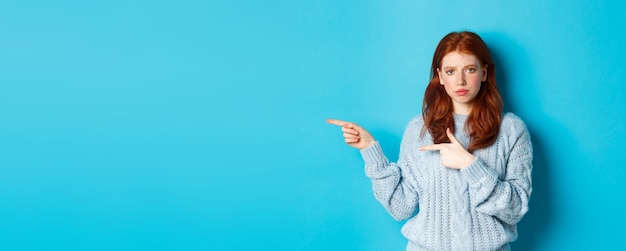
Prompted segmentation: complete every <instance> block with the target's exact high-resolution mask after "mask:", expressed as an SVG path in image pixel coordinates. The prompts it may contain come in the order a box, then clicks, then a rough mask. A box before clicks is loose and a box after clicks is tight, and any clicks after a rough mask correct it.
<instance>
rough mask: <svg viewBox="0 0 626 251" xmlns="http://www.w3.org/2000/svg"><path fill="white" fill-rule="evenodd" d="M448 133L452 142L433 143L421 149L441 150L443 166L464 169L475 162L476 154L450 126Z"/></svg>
mask: <svg viewBox="0 0 626 251" xmlns="http://www.w3.org/2000/svg"><path fill="white" fill-rule="evenodd" d="M446 135H448V139H450V143H441V144H433V145H429V146H422V147H420V148H419V150H420V151H439V155H440V156H441V163H442V164H443V166H445V167H448V168H453V169H463V168H466V167H468V166H469V165H470V164H472V162H474V158H475V157H474V155H472V154H471V153H469V152H468V151H467V150H465V148H464V147H463V145H461V143H460V142H459V141H458V140H457V139H456V138H455V137H454V135H453V134H452V132H450V128H448V129H446Z"/></svg>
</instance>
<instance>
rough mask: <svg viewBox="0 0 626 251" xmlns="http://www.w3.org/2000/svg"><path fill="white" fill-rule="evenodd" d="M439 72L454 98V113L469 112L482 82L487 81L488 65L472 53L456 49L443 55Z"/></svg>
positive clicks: (442, 83) (464, 113) (465, 113)
mask: <svg viewBox="0 0 626 251" xmlns="http://www.w3.org/2000/svg"><path fill="white" fill-rule="evenodd" d="M437 73H438V74H439V79H440V83H441V85H443V86H444V88H445V89H446V93H447V94H448V96H450V98H452V105H453V108H454V113H457V114H463V115H467V114H469V112H470V111H471V110H472V104H473V102H474V98H475V97H476V95H478V91H480V87H481V83H482V82H484V81H487V65H481V63H480V61H479V60H478V59H477V58H476V56H474V55H472V54H465V53H461V52H458V51H454V52H450V53H448V54H446V55H445V56H444V57H443V60H442V61H441V68H439V69H437Z"/></svg>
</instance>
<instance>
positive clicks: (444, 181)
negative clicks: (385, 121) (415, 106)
mask: <svg viewBox="0 0 626 251" xmlns="http://www.w3.org/2000/svg"><path fill="white" fill-rule="evenodd" d="M466 119H467V116H462V115H456V114H455V115H454V121H455V128H457V129H456V130H455V131H456V132H455V137H456V138H457V139H458V140H459V141H460V142H461V144H463V145H464V146H465V147H466V149H467V146H468V143H469V136H468V135H467V133H466V132H465V130H463V129H462V128H464V124H465V120H466ZM423 125H424V122H423V119H422V117H421V116H418V117H416V118H414V119H413V120H411V122H410V123H409V124H408V126H407V127H406V130H405V132H404V136H403V138H402V144H401V146H400V157H399V159H398V162H397V163H392V162H389V161H388V160H387V158H386V157H385V155H384V153H383V151H382V149H381V147H380V144H379V143H378V142H376V143H375V144H374V145H372V146H370V147H368V148H366V149H363V150H361V155H362V156H363V159H364V161H365V173H366V175H367V176H368V177H369V178H370V179H371V180H372V186H373V190H374V195H375V197H376V199H377V200H378V201H379V202H380V203H381V204H382V205H383V206H384V207H385V209H387V211H388V212H389V213H390V214H391V216H392V217H393V218H394V219H396V220H404V219H409V220H408V221H407V222H406V223H405V224H404V226H403V227H402V234H403V235H404V236H405V237H406V238H407V239H408V240H409V243H408V245H407V250H508V249H509V243H510V242H512V241H515V239H517V230H516V223H517V222H518V221H519V220H520V219H521V218H522V216H524V214H525V213H526V212H527V211H528V200H529V198H530V193H531V191H532V187H531V170H532V158H533V153H532V150H533V149H532V145H531V141H530V135H529V133H528V130H527V129H526V125H525V124H524V122H523V121H522V120H521V119H520V118H519V117H517V116H516V115H514V114H512V113H506V114H505V115H504V116H503V119H502V124H501V127H500V134H499V135H498V138H497V140H496V142H495V143H494V144H493V145H491V146H490V147H488V148H485V149H480V150H476V151H474V153H473V154H474V156H475V157H476V159H475V161H474V162H473V163H472V164H470V165H469V166H468V167H466V168H464V169H461V170H455V169H450V168H446V167H443V166H442V165H441V159H440V157H439V152H438V151H418V148H419V147H420V146H426V145H430V144H432V143H433V141H432V138H431V137H430V134H428V133H425V134H424V136H422V137H420V133H421V130H422V127H423ZM416 212H417V214H415V213H416Z"/></svg>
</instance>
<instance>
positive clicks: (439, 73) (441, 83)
mask: <svg viewBox="0 0 626 251" xmlns="http://www.w3.org/2000/svg"><path fill="white" fill-rule="evenodd" d="M437 75H438V76H439V84H440V85H443V78H442V77H441V70H439V68H437Z"/></svg>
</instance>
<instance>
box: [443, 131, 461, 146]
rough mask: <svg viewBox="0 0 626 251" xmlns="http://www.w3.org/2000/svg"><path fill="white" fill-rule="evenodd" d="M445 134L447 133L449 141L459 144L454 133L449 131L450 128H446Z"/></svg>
mask: <svg viewBox="0 0 626 251" xmlns="http://www.w3.org/2000/svg"><path fill="white" fill-rule="evenodd" d="M446 135H448V139H450V143H454V144H459V141H458V140H457V139H456V138H455V137H454V134H453V133H452V131H450V128H447V129H446Z"/></svg>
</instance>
